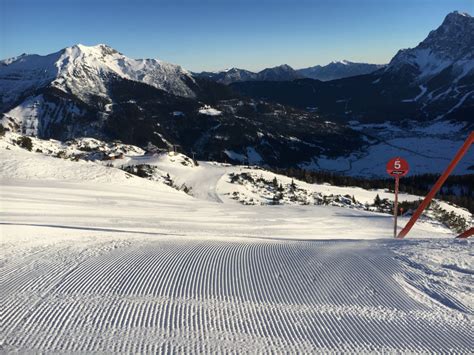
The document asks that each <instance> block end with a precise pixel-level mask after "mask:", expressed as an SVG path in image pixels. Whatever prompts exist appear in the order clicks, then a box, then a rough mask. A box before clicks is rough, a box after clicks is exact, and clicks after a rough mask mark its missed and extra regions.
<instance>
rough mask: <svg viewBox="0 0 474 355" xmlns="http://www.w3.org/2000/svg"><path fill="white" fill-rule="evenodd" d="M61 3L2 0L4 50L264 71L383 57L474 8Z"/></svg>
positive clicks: (344, 2)
mask: <svg viewBox="0 0 474 355" xmlns="http://www.w3.org/2000/svg"><path fill="white" fill-rule="evenodd" d="M428 3H429V4H428ZM58 4H59V2H58V1H57V0H47V1H46V2H44V3H43V4H41V6H38V4H36V3H35V2H34V1H32V0H20V1H16V2H13V1H12V0H6V1H4V2H2V11H1V13H2V14H3V19H2V24H3V25H0V26H1V27H0V29H1V31H2V33H4V34H6V36H4V38H3V40H2V41H1V44H0V49H1V56H0V58H1V59H6V58H11V57H15V56H18V55H20V54H21V53H28V54H38V55H47V54H51V53H54V52H57V51H59V50H61V49H63V48H66V47H70V46H73V45H76V44H84V45H86V46H94V45H97V44H101V43H103V44H106V45H108V46H110V47H112V48H114V49H116V50H117V51H119V52H121V53H123V54H124V55H126V56H127V57H130V58H134V59H139V58H155V59H160V60H162V61H164V62H168V63H173V64H177V65H180V66H182V67H183V68H185V69H187V70H189V71H191V72H202V71H208V72H217V71H223V70H227V69H231V68H239V69H245V70H249V71H253V72H258V71H261V70H262V69H265V68H270V67H275V66H279V65H282V64H287V65H289V66H291V67H292V68H294V69H301V68H307V67H313V66H316V65H322V66H324V65H327V64H330V63H332V62H340V61H343V60H346V61H350V62H355V63H369V64H380V65H383V64H387V63H389V62H390V60H391V59H392V57H393V56H394V55H395V54H396V53H397V52H398V50H400V49H404V48H412V47H415V46H416V45H418V43H420V42H421V41H423V40H424V39H425V38H426V36H427V35H428V34H429V32H430V31H432V30H434V29H436V28H437V27H439V25H441V23H442V21H443V20H444V18H445V17H446V15H447V14H448V13H451V12H453V11H459V12H466V13H469V14H472V10H473V9H472V6H471V4H468V1H467V0H455V1H450V2H449V3H448V4H446V2H443V1H439V2H435V3H433V2H430V1H426V0H417V1H406V0H391V1H388V2H387V3H386V4H384V8H383V9H382V8H380V7H379V6H377V5H376V4H377V2H376V1H374V0H363V1H361V2H358V4H357V6H354V4H351V2H350V1H349V0H336V1H332V2H329V1H317V2H314V3H311V2H308V1H306V0H301V1H298V2H296V3H295V4H289V3H288V2H287V1H286V0H277V1H275V2H272V3H271V6H270V3H269V2H268V1H267V0H263V1H260V2H259V3H258V4H255V5H254V6H251V4H250V3H249V2H248V1H247V0H244V1H242V2H239V3H238V4H230V2H229V1H224V2H219V3H218V2H217V1H214V0H208V1H204V2H200V4H199V5H200V6H197V5H198V4H197V3H195V2H194V1H192V0H183V1H179V2H178V4H176V3H173V2H170V1H160V2H159V3H158V4H149V3H147V2H143V1H138V2H136V3H135V4H129V3H125V2H122V1H120V2H116V3H112V2H110V1H109V0H103V1H99V2H97V1H96V2H91V1H90V0H86V1H83V2H81V3H80V4H78V3H69V4H68V6H59V7H57V6H56V7H54V6H53V5H58ZM374 4H375V6H374ZM90 5H94V6H93V7H91V6H90ZM107 5H113V6H107ZM132 5H133V6H132ZM183 5H185V6H183ZM249 7H251V9H252V11H251V13H249V11H248V9H249ZM137 8H140V11H139V13H137ZM91 9H92V10H91ZM142 10H143V11H142ZM145 10H149V11H145ZM158 10H159V11H158ZM316 10H317V11H316ZM427 10H428V11H427ZM53 11H54V12H55V13H54V15H53V16H54V19H55V20H54V21H49V22H47V21H46V20H45V17H44V16H42V15H46V14H47V15H48V16H51V12H53ZM420 11H424V13H423V15H424V16H422V17H420V16H419V13H420ZM137 15H139V16H137ZM97 16H98V17H99V18H97ZM223 17H224V18H223ZM65 20H66V21H67V22H66V23H64V21H65ZM14 23H16V24H18V23H19V24H20V25H17V26H14V25H13V24H14ZM79 24H80V25H79ZM176 24H178V26H177V25H176ZM229 24H230V25H229ZM236 24H237V26H236ZM197 25H200V26H197ZM249 26H250V28H249ZM252 26H253V27H252ZM229 27H230V28H229ZM234 27H235V28H234ZM374 28H377V29H378V30H377V31H374ZM216 29H218V30H216ZM98 30H99V31H98ZM327 32H329V33H330V34H329V35H327V34H326V33H327ZM32 34H34V35H32ZM203 38H205V40H203ZM229 42H230V44H231V45H229ZM308 43H314V44H312V45H311V46H308ZM362 48H364V50H362Z"/></svg>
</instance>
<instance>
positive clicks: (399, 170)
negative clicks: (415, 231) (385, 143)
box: [386, 157, 410, 238]
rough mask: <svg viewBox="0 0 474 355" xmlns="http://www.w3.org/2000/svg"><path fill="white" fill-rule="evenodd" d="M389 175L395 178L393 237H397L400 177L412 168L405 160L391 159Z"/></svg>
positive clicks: (388, 169)
mask: <svg viewBox="0 0 474 355" xmlns="http://www.w3.org/2000/svg"><path fill="white" fill-rule="evenodd" d="M386 168H387V173H388V174H389V175H390V176H393V177H394V178H395V201H394V204H393V237H394V238H396V237H397V218H398V188H399V185H400V177H401V176H405V175H406V174H408V171H409V170H410V166H409V165H408V163H407V161H406V160H405V159H403V158H400V157H396V158H393V159H390V160H389V162H388V163H387V167H386Z"/></svg>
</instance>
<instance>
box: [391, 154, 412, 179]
mask: <svg viewBox="0 0 474 355" xmlns="http://www.w3.org/2000/svg"><path fill="white" fill-rule="evenodd" d="M409 171H410V166H409V165H408V163H407V161H406V160H405V159H403V158H400V157H397V158H392V159H390V161H389V162H388V163H387V173H388V174H389V175H391V176H393V177H395V176H399V177H400V176H405V175H406V174H408V172H409Z"/></svg>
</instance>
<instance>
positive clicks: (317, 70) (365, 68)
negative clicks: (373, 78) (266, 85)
mask: <svg viewBox="0 0 474 355" xmlns="http://www.w3.org/2000/svg"><path fill="white" fill-rule="evenodd" d="M383 67H384V65H381V64H367V63H354V62H350V61H348V60H342V61H336V62H331V63H329V64H328V65H324V66H321V65H316V66H314V67H309V68H303V69H298V70H297V73H298V74H300V75H301V76H303V77H305V78H310V79H316V80H321V81H329V80H335V79H342V78H347V77H350V76H357V75H364V74H370V73H372V72H374V71H376V70H378V69H380V68H383Z"/></svg>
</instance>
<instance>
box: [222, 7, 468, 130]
mask: <svg viewBox="0 0 474 355" xmlns="http://www.w3.org/2000/svg"><path fill="white" fill-rule="evenodd" d="M231 87H232V88H233V89H234V90H236V91H238V92H240V93H241V94H243V95H247V96H250V97H254V98H265V99H268V100H272V101H276V102H279V103H282V104H286V105H293V106H296V107H300V108H306V107H311V108H312V109H317V110H318V112H319V113H321V114H325V115H330V116H331V117H333V119H339V120H342V121H348V120H359V121H361V122H374V121H387V120H388V121H401V120H406V119H414V120H418V121H429V120H433V119H443V118H446V119H454V120H458V121H471V122H472V114H473V113H474V19H473V17H471V16H470V15H468V14H465V13H459V12H453V13H450V14H448V15H447V16H446V18H445V20H444V21H443V23H442V24H441V26H440V27H439V28H438V29H436V30H435V31H432V32H430V33H429V35H428V37H427V38H426V39H425V40H424V41H422V42H421V43H420V44H419V45H418V46H417V47H415V48H412V49H405V50H401V51H399V52H398V53H397V54H396V55H395V57H394V58H393V59H392V60H391V61H390V63H389V65H388V66H387V67H385V68H384V69H380V70H377V71H375V72H373V73H371V74H367V75H360V76H355V77H350V78H344V79H339V80H334V81H329V82H321V81H319V80H311V79H302V80H295V81H292V82H279V83H276V84H269V83H265V82H243V83H234V84H232V85H231Z"/></svg>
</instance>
